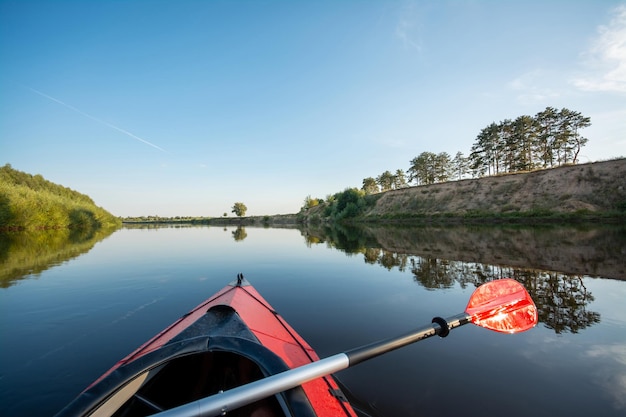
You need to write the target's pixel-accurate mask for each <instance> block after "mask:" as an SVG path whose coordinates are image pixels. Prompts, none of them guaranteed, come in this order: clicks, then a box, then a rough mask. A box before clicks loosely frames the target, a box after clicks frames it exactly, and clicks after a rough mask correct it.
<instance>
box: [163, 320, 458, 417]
mask: <svg viewBox="0 0 626 417" xmlns="http://www.w3.org/2000/svg"><path fill="white" fill-rule="evenodd" d="M469 322H470V316H469V315H467V314H465V313H463V314H459V315H456V316H453V317H450V318H448V319H446V320H444V319H441V318H438V317H437V318H434V319H433V323H432V324H431V325H429V326H426V327H423V328H420V329H416V330H414V331H412V332H409V333H406V334H404V335H402V336H398V337H394V338H390V339H386V340H382V341H379V342H374V343H372V344H369V345H367V346H362V347H358V348H355V349H352V350H349V351H347V352H345V353H338V354H336V355H333V356H329V357H327V358H324V359H321V360H319V361H316V362H312V363H309V364H306V365H303V366H300V367H298V368H294V369H290V370H288V371H284V372H281V373H278V374H275V375H271V376H268V377H266V378H263V379H260V380H258V381H254V382H251V383H249V384H246V385H242V386H240V387H236V388H233V389H230V390H228V391H224V392H221V393H218V394H215V395H212V396H210V397H206V398H203V399H200V400H197V401H194V402H191V403H188V404H185V405H182V406H180V407H176V408H173V409H171V410H166V411H163V412H160V413H158V414H156V416H159V417H200V416H202V417H214V416H220V415H224V414H225V413H227V412H229V411H232V410H234V409H237V408H239V407H243V406H244V405H247V404H251V403H253V402H255V401H258V400H261V399H263V398H267V397H269V396H271V395H275V394H278V393H279V392H283V391H286V390H288V389H291V388H294V387H297V386H299V385H302V384H304V383H305V382H309V381H312V380H314V379H316V378H320V377H323V376H326V375H330V374H333V373H335V372H338V371H341V370H342V369H346V368H348V367H350V366H353V365H356V364H358V363H361V362H363V361H366V360H368V359H372V358H375V357H376V356H379V355H382V354H384V353H387V352H390V351H392V350H396V349H399V348H401V347H403V346H406V345H409V344H411V343H415V342H419V341H420V340H424V339H427V338H429V337H431V336H435V335H439V334H440V335H442V336H446V335H447V334H448V332H449V331H450V330H451V329H453V328H456V327H459V326H462V325H464V324H467V323H469Z"/></svg>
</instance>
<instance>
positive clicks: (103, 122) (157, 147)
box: [26, 87, 166, 152]
mask: <svg viewBox="0 0 626 417" xmlns="http://www.w3.org/2000/svg"><path fill="white" fill-rule="evenodd" d="M26 88H28V89H29V90H30V91H32V92H33V93H36V94H39V95H40V96H42V97H45V98H47V99H48V100H52V101H54V102H55V103H59V104H60V105H62V106H65V107H67V108H68V109H70V110H74V111H75V112H76V113H78V114H82V115H83V116H85V117H88V118H90V119H91V120H93V121H95V122H98V123H100V124H103V125H105V126H108V127H110V128H111V129H115V130H117V131H118V132H121V133H123V134H125V135H126V136H130V137H131V138H133V139H137V140H138V141H139V142H143V143H145V144H146V145H150V146H152V147H153V148H156V149H158V150H160V151H162V152H166V150H165V149H163V148H161V147H160V146H157V145H155V144H154V143H150V142H148V141H147V140H145V139H142V138H140V137H139V136H136V135H133V134H132V133H130V132H129V131H127V130H124V129H122V128H119V127H117V126H114V125H112V124H111V123H108V122H105V121H104V120H100V119H98V118H97V117H94V116H92V115H90V114H87V113H85V112H84V111H80V110H78V109H77V108H76V107H74V106H70V105H69V104H67V103H64V102H62V101H61V100H57V99H56V98H54V97H51V96H49V95H47V94H44V93H42V92H41V91H38V90H35V89H34V88H31V87H26Z"/></svg>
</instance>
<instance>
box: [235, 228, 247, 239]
mask: <svg viewBox="0 0 626 417" xmlns="http://www.w3.org/2000/svg"><path fill="white" fill-rule="evenodd" d="M232 233H233V239H235V242H241V241H242V240H244V239H245V238H247V237H248V234H247V233H246V228H245V227H243V226H237V229H235V230H233V232H232Z"/></svg>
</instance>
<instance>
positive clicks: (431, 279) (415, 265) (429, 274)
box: [411, 257, 455, 290]
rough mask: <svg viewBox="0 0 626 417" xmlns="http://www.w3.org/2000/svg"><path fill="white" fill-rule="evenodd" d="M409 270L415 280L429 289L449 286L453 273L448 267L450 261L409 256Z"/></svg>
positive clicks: (451, 282) (452, 281)
mask: <svg viewBox="0 0 626 417" xmlns="http://www.w3.org/2000/svg"><path fill="white" fill-rule="evenodd" d="M411 272H412V273H413V278H414V279H415V281H417V282H419V283H420V284H422V286H423V287H424V288H426V289H429V290H436V289H443V288H451V287H452V286H453V285H454V281H455V280H454V278H455V275H454V274H453V273H452V270H451V268H450V261H447V260H445V259H437V258H420V257H413V258H411Z"/></svg>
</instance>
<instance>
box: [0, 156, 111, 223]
mask: <svg viewBox="0 0 626 417" xmlns="http://www.w3.org/2000/svg"><path fill="white" fill-rule="evenodd" d="M119 226H121V220H120V219H118V218H117V217H115V216H113V215H112V214H111V213H109V212H107V211H106V210H104V209H103V208H101V207H98V206H96V204H95V203H94V202H93V200H92V199H91V198H89V197H88V196H86V195H84V194H81V193H79V192H77V191H74V190H71V189H69V188H67V187H63V186H61V185H58V184H54V183H52V182H50V181H48V180H46V179H44V178H43V177H42V176H41V175H31V174H27V173H25V172H21V171H18V170H15V169H13V168H12V167H11V166H10V165H8V164H7V165H5V166H3V167H0V230H36V229H54V228H89V229H93V230H97V229H100V228H111V227H119Z"/></svg>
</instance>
